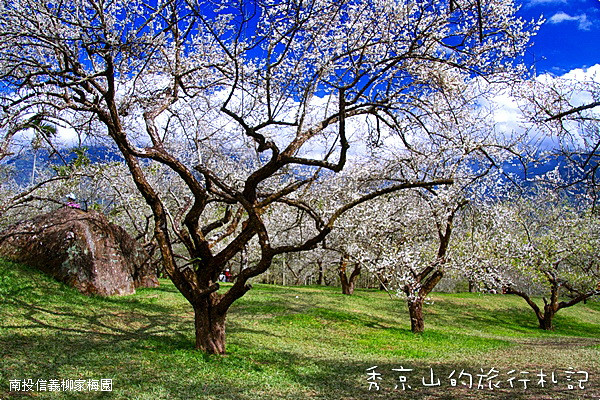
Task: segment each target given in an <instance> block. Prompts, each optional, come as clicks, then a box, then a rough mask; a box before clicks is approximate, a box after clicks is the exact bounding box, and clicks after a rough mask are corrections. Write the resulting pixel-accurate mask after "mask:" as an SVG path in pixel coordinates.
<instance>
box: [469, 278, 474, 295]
mask: <svg viewBox="0 0 600 400" xmlns="http://www.w3.org/2000/svg"><path fill="white" fill-rule="evenodd" d="M469 293H475V282H473V281H469Z"/></svg>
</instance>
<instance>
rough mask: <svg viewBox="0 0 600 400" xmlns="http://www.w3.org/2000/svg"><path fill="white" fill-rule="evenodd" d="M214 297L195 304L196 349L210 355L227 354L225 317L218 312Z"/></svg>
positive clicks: (208, 297)
mask: <svg viewBox="0 0 600 400" xmlns="http://www.w3.org/2000/svg"><path fill="white" fill-rule="evenodd" d="M213 302H214V298H213V295H211V296H207V297H205V298H204V299H201V300H200V301H199V302H198V303H196V304H194V305H193V307H194V320H195V330H196V349H197V350H202V351H204V352H206V353H209V354H225V316H226V314H221V313H219V312H218V311H217V310H216V307H215V306H214V304H213Z"/></svg>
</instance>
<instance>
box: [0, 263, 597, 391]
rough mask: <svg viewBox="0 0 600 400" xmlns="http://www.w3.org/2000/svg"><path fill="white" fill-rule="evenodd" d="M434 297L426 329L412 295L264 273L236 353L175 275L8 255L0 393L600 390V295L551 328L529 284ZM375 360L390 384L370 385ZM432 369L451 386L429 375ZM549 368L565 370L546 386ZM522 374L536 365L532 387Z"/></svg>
mask: <svg viewBox="0 0 600 400" xmlns="http://www.w3.org/2000/svg"><path fill="white" fill-rule="evenodd" d="M432 298H433V304H429V305H426V307H425V319H426V320H425V324H426V326H425V329H426V332H425V334H423V335H413V334H412V333H411V332H410V323H409V320H408V313H407V311H406V310H405V308H406V307H405V304H404V302H402V301H401V300H397V301H392V300H390V298H389V297H388V296H387V295H386V294H385V293H382V292H379V291H366V290H358V291H357V293H356V294H355V295H354V296H344V295H342V294H340V290H339V289H338V288H331V287H315V286H309V287H282V286H269V285H256V286H255V288H254V289H253V290H251V291H250V292H249V293H248V294H247V295H246V296H245V297H244V298H242V299H241V300H239V301H238V302H236V303H235V304H234V306H233V307H232V309H231V311H230V313H229V317H228V321H227V334H228V336H227V352H228V354H227V355H226V356H207V355H204V354H202V353H200V352H198V351H196V350H194V349H193V345H194V336H193V335H194V332H193V312H192V309H191V307H190V306H189V305H188V304H187V303H186V301H185V299H184V298H183V297H182V296H181V295H180V294H179V293H178V292H177V290H176V289H175V288H174V286H173V285H172V284H171V283H170V282H168V281H165V280H163V281H161V287H160V288H157V289H143V290H139V291H138V293H137V294H135V295H131V296H123V297H113V298H100V297H86V296H83V295H81V294H79V293H78V292H77V291H75V290H73V289H70V288H68V287H66V286H65V285H62V284H60V283H56V282H55V281H53V280H52V279H50V278H47V277H46V276H44V275H43V274H41V273H39V272H36V271H33V270H30V269H27V268H24V267H21V266H18V265H15V264H10V263H5V262H0V357H1V360H0V399H2V400H4V399H6V398H11V399H12V398H15V399H28V398H40V399H46V398H48V399H219V400H220V399H243V400H250V399H479V398H482V399H579V398H581V399H599V398H600V361H599V359H600V303H598V302H588V304H587V305H583V304H580V305H578V306H575V307H572V308H570V309H565V310H561V311H560V312H559V314H558V315H557V317H556V320H555V325H556V330H555V331H553V332H544V331H541V330H539V329H537V321H536V320H535V317H534V315H533V313H532V312H531V311H530V309H529V308H528V307H527V305H526V304H525V303H524V302H523V301H522V300H521V299H520V298H517V297H513V296H503V295H478V294H434V295H433V296H432ZM374 366H377V369H376V370H375V372H378V373H381V374H382V375H381V377H382V379H381V380H379V381H378V383H379V384H380V390H379V391H376V390H370V391H369V390H368V387H369V383H368V379H367V378H368V375H367V369H368V368H371V367H374ZM400 368H405V369H412V371H410V372H407V373H406V377H407V384H408V385H411V389H409V390H406V391H402V390H401V386H399V388H398V389H395V386H396V384H399V383H400V382H399V377H400V372H396V371H393V369H400ZM491 368H495V369H496V370H498V373H497V375H498V377H497V378H494V380H493V382H497V381H502V382H501V384H500V387H499V388H496V389H495V390H493V391H492V390H489V389H477V388H476V385H477V380H478V378H477V376H476V375H477V374H481V370H482V369H483V371H484V372H486V373H487V372H488V371H489V370H490V369H491ZM569 368H573V369H574V371H575V372H577V371H585V372H588V373H589V381H588V382H586V383H585V384H584V386H585V389H584V390H580V389H577V390H575V389H574V390H569V389H568V387H567V385H568V384H569V383H571V384H575V385H577V380H578V379H580V378H581V377H583V374H573V375H571V377H572V381H571V382H568V381H567V380H566V379H567V375H566V374H565V371H566V370H568V369H569ZM431 370H433V372H434V379H438V378H439V379H440V386H436V387H431V388H426V387H423V382H422V378H426V379H427V380H426V381H425V382H426V383H427V381H428V380H430V373H431ZM511 370H515V372H514V373H513V374H512V375H511V374H509V372H510V371H511ZM540 370H542V371H543V372H544V373H545V374H548V377H547V378H546V379H547V381H548V382H550V377H551V373H552V372H555V374H556V375H555V376H556V377H557V380H558V383H557V384H550V383H547V387H546V388H543V389H542V388H540V387H538V386H537V381H538V380H539V377H537V376H536V374H539V373H540ZM452 371H455V372H454V375H453V377H454V378H456V377H457V375H458V374H460V373H461V372H464V373H465V374H466V373H470V374H471V375H472V376H473V379H474V381H475V382H474V386H475V387H473V388H468V387H467V386H464V385H461V383H460V382H459V383H458V384H457V386H456V387H453V386H451V379H452V378H449V376H450V375H451V374H452ZM522 372H529V374H522ZM511 376H514V377H515V380H514V381H513V384H514V385H515V386H516V387H515V388H510V387H509V383H508V381H507V380H508V379H509V378H510V377H511ZM17 379H18V380H21V381H22V380H23V379H32V381H33V382H37V381H38V380H46V381H48V380H51V379H57V380H69V379H70V380H76V379H82V380H86V381H87V380H90V379H91V380H100V379H112V385H113V390H112V391H111V392H100V391H86V392H75V391H57V392H37V391H32V392H15V391H13V392H10V391H9V389H10V386H9V383H10V381H11V380H17ZM519 379H530V382H529V383H528V386H529V387H528V388H527V389H526V390H524V389H523V383H522V382H519ZM460 381H463V382H465V383H467V377H466V375H463V376H462V377H461V379H460Z"/></svg>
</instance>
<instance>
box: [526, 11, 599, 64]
mask: <svg viewBox="0 0 600 400" xmlns="http://www.w3.org/2000/svg"><path fill="white" fill-rule="evenodd" d="M521 4H522V8H521V11H520V14H521V15H522V16H523V17H525V18H526V19H532V18H539V16H540V15H543V16H544V18H545V19H546V22H545V23H544V25H543V26H542V27H541V28H540V31H539V33H538V35H537V36H536V37H534V39H533V42H534V44H533V46H532V47H531V48H530V50H529V52H528V54H527V57H526V62H527V63H528V64H531V63H535V67H536V70H537V73H538V74H541V73H546V72H548V73H552V74H555V75H562V74H564V73H566V72H568V71H570V70H572V69H575V68H588V67H591V66H592V65H595V64H600V0H522V1H521Z"/></svg>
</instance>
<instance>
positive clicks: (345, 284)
mask: <svg viewBox="0 0 600 400" xmlns="http://www.w3.org/2000/svg"><path fill="white" fill-rule="evenodd" d="M347 266H348V258H347V257H344V258H342V260H340V267H339V269H338V273H339V275H340V282H341V284H342V294H346V295H349V296H350V295H352V294H354V287H355V285H356V278H358V275H360V270H361V266H360V264H355V265H354V270H353V271H352V273H351V274H350V277H348V275H346V267H347Z"/></svg>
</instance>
